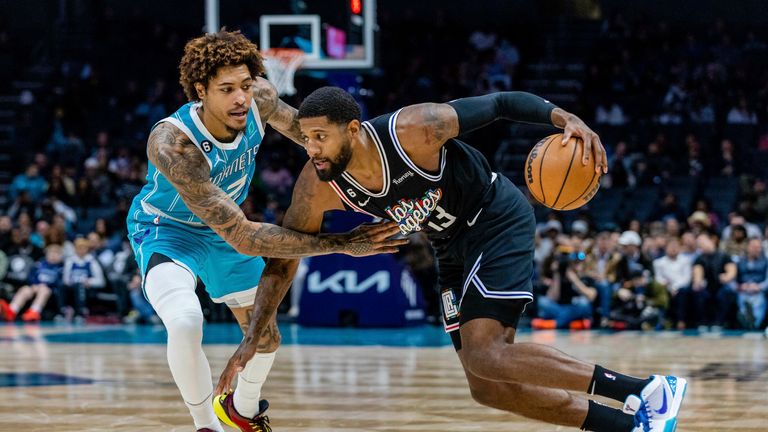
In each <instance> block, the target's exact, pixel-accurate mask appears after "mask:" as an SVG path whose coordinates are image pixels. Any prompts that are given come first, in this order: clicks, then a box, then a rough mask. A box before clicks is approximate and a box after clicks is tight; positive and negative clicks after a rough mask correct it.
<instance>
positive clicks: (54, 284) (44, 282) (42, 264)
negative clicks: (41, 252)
mask: <svg viewBox="0 0 768 432" xmlns="http://www.w3.org/2000/svg"><path fill="white" fill-rule="evenodd" d="M62 273H63V266H62V249H61V246H59V245H51V246H48V247H47V248H45V258H44V259H41V260H40V261H38V262H37V263H35V266H34V268H33V269H32V272H31V274H30V276H29V284H28V285H24V286H22V287H21V288H19V290H18V291H17V292H16V294H15V295H14V296H13V300H11V303H10V305H9V304H7V303H6V302H5V301H4V300H0V312H2V315H4V318H5V320H6V321H14V320H15V319H16V317H17V316H18V314H19V312H20V311H21V310H22V309H23V308H24V306H26V304H27V303H28V302H29V301H30V300H31V301H32V304H31V305H30V307H29V309H27V311H26V312H24V314H23V315H22V317H21V319H22V320H23V321H25V322H38V321H40V319H41V315H40V314H41V313H42V311H43V308H44V307H45V305H46V304H47V303H48V298H49V297H50V296H51V294H53V293H58V292H59V290H60V289H61V282H62Z"/></svg>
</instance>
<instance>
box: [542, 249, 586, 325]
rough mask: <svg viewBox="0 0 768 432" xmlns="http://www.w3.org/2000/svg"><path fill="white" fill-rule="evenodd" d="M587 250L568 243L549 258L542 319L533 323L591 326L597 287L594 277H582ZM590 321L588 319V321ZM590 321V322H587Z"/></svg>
mask: <svg viewBox="0 0 768 432" xmlns="http://www.w3.org/2000/svg"><path fill="white" fill-rule="evenodd" d="M585 258H586V257H585V255H584V253H583V252H577V251H575V250H574V249H573V247H572V246H570V245H567V244H564V245H561V246H560V247H558V251H557V253H556V254H555V255H554V257H553V259H551V260H550V261H549V272H548V275H547V276H550V277H547V278H545V279H544V285H545V286H546V288H547V291H546V295H540V296H538V303H537V305H538V319H534V320H533V321H532V322H531V325H532V326H533V327H534V328H538V329H554V328H569V327H571V328H574V329H584V328H589V327H590V326H591V323H590V321H589V320H591V318H592V302H593V301H594V300H595V299H596V298H597V295H598V293H597V289H596V288H594V287H593V286H591V285H592V283H593V281H592V280H591V279H590V278H586V277H584V278H582V276H581V273H582V272H583V271H584V259H585ZM585 321H586V322H585ZM587 323H590V324H587Z"/></svg>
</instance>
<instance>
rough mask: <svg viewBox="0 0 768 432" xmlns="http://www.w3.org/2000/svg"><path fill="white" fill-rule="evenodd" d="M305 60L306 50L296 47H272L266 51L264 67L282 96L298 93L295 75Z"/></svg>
mask: <svg viewBox="0 0 768 432" xmlns="http://www.w3.org/2000/svg"><path fill="white" fill-rule="evenodd" d="M303 61H304V51H302V50H300V49H296V48H270V49H268V50H266V51H265V52H264V68H265V69H266V70H267V78H269V81H270V82H271V83H272V84H273V85H274V86H275V88H276V89H277V92H278V93H280V96H291V95H294V94H296V87H294V86H293V75H294V74H295V73H296V69H298V68H299V66H301V63H302V62H303Z"/></svg>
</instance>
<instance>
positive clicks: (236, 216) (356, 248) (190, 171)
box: [147, 122, 402, 258]
mask: <svg viewBox="0 0 768 432" xmlns="http://www.w3.org/2000/svg"><path fill="white" fill-rule="evenodd" d="M147 153H148V155H149V160H150V161H152V163H153V164H154V165H155V166H156V167H157V169H159V170H160V172H161V173H162V174H163V175H164V176H165V178H167V179H168V180H169V181H170V182H171V183H172V184H173V186H174V187H175V188H176V191H177V192H178V193H179V195H180V196H181V199H182V200H183V201H184V204H186V205H187V207H188V208H189V209H190V210H191V211H192V213H194V214H195V215H196V216H197V217H199V218H200V219H201V220H202V221H203V222H204V223H205V224H206V225H208V226H209V227H210V228H211V229H213V230H214V231H215V232H216V233H217V234H218V235H219V236H221V238H223V239H224V240H225V241H226V242H227V243H229V244H230V245H231V246H232V247H233V248H234V249H235V250H237V251H238V252H240V253H242V254H245V255H259V256H264V257H280V258H296V257H301V256H310V255H325V254H329V253H346V254H350V255H356V256H363V255H372V254H376V253H382V252H390V253H391V252H394V251H396V249H397V246H398V245H400V244H402V243H399V242H397V241H396V240H387V238H388V237H391V236H392V235H394V234H396V233H397V232H399V230H398V229H397V226H396V225H394V224H386V225H385V224H380V225H377V226H360V227H358V228H356V229H355V230H353V231H350V232H349V233H345V234H326V235H320V236H311V235H307V234H302V233H298V232H296V231H292V230H289V229H286V228H282V227H279V226H277V225H272V224H266V223H259V222H252V221H249V220H248V219H246V217H245V214H243V212H242V210H241V209H240V207H238V206H237V204H235V202H234V201H233V200H232V198H230V197H229V196H228V195H227V194H226V193H224V191H222V190H221V189H220V188H219V187H218V186H216V185H214V184H213V183H212V182H211V179H210V168H209V165H208V162H207V161H206V160H205V157H204V156H203V153H202V152H201V151H200V149H198V148H197V147H195V145H194V144H192V142H191V141H190V140H189V138H188V137H187V136H186V135H185V134H184V133H183V132H182V131H181V130H179V129H178V128H177V127H176V126H174V125H172V124H170V123H168V122H163V123H161V124H159V125H158V126H157V127H155V128H154V129H153V130H152V133H151V134H150V136H149V142H148V144H147ZM384 236H386V237H384Z"/></svg>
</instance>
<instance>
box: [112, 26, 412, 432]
mask: <svg viewBox="0 0 768 432" xmlns="http://www.w3.org/2000/svg"><path fill="white" fill-rule="evenodd" d="M180 72H181V78H180V81H181V84H182V86H183V87H184V91H185V93H186V95H187V97H188V98H189V100H190V102H189V103H188V104H186V105H184V106H182V107H181V108H179V110H178V111H176V112H175V113H174V114H173V115H171V116H170V117H167V118H165V119H163V120H161V121H160V122H158V123H157V124H156V125H155V127H154V128H153V129H152V132H151V134H150V136H149V141H148V144H147V154H148V156H149V162H150V163H149V169H148V173H147V184H146V186H145V187H144V188H143V189H142V190H141V192H140V193H139V194H138V195H137V196H136V197H135V198H134V200H133V204H132V207H131V210H130V212H129V215H128V220H127V223H128V237H129V239H130V241H131V246H132V247H133V250H134V253H135V256H136V260H137V261H138V263H139V267H140V269H141V272H142V276H143V280H144V284H143V288H144V292H145V295H146V297H147V298H148V299H149V301H150V303H151V304H152V306H153V307H154V308H155V310H156V311H157V314H158V315H159V316H160V318H161V319H162V321H163V324H164V325H165V327H166V329H167V331H168V353H167V354H168V365H169V366H170V369H171V373H172V375H173V378H174V380H175V381H176V385H177V386H178V387H179V391H180V392H181V396H182V398H183V399H184V402H185V403H186V404H187V406H188V407H189V411H190V413H191V415H192V417H193V419H194V423H195V426H196V427H197V429H198V431H222V430H223V429H222V426H221V424H220V423H219V420H218V419H217V416H216V413H215V412H214V408H213V406H212V403H211V402H212V400H211V399H212V391H213V384H212V382H211V372H210V367H209V365H208V361H207V359H206V357H205V354H204V353H203V350H202V345H201V343H202V328H203V313H202V310H201V307H200V303H199V301H198V299H197V297H196V295H195V286H196V281H197V278H198V277H199V278H200V279H201V280H202V281H203V282H204V283H205V288H206V290H207V291H208V294H209V295H210V296H211V298H212V299H213V301H214V302H219V303H225V304H226V305H227V306H228V307H229V308H230V309H231V310H232V312H233V313H234V315H235V317H236V318H237V320H238V321H239V322H240V323H241V325H242V326H243V328H244V329H246V328H247V325H248V322H249V313H250V308H249V306H250V305H251V304H252V303H253V298H254V294H255V292H256V291H257V288H256V285H257V283H258V281H259V278H260V276H261V272H262V270H263V268H264V261H263V260H262V259H261V258H260V257H261V256H265V257H282V258H297V257H301V256H309V255H321V254H328V253H334V252H338V253H346V254H350V255H355V256H364V255H370V254H374V253H382V252H385V253H387V252H388V253H391V252H394V251H395V250H396V249H397V246H398V245H401V244H403V243H404V242H405V241H404V240H388V238H389V237H390V236H392V235H393V234H395V233H397V232H398V229H397V226H396V225H395V224H392V223H389V224H378V225H364V226H360V227H358V228H356V229H355V230H353V231H351V232H349V233H346V234H337V235H325V236H313V235H307V234H302V233H300V232H296V231H291V230H289V229H284V228H281V227H278V226H275V225H270V224H265V223H257V222H251V221H248V220H247V219H246V218H245V215H244V214H243V212H242V211H241V210H240V208H239V207H238V205H239V204H240V203H242V202H243V200H244V199H245V197H246V194H247V193H248V188H249V186H250V184H251V179H252V178H253V175H254V170H255V162H254V158H255V157H256V153H257V152H258V149H259V145H260V144H261V140H262V138H263V136H264V127H265V124H267V123H268V124H270V125H271V126H272V127H273V128H275V129H277V130H278V131H280V132H281V133H283V134H284V135H286V136H288V137H289V138H292V139H293V140H294V141H296V142H297V143H303V142H302V141H301V138H300V131H299V128H298V122H297V121H296V110H295V109H294V108H291V107H289V106H287V105H286V104H284V103H283V102H281V101H280V100H279V98H278V95H277V92H276V90H275V88H274V87H273V86H272V85H271V84H270V83H269V82H268V81H266V80H265V79H263V78H260V77H259V75H260V74H261V73H262V72H263V67H262V59H261V56H260V55H259V52H258V51H257V49H256V46H255V45H254V44H252V43H250V42H249V41H248V40H247V39H246V38H245V37H244V36H242V35H241V34H239V33H237V32H226V31H221V32H219V33H215V34H207V35H205V36H202V37H199V38H197V39H194V40H191V41H190V42H189V43H187V45H186V47H185V48H184V57H183V58H182V60H181V64H180ZM259 341H260V342H259V344H260V346H261V347H262V348H263V349H262V352H261V353H260V354H259V355H257V356H255V357H254V358H253V359H252V360H251V361H250V362H248V364H247V365H246V366H245V368H244V370H243V371H242V373H241V374H240V377H239V380H238V382H239V386H238V391H237V392H236V393H234V394H230V395H227V397H224V398H219V399H217V400H216V404H217V406H216V408H217V410H219V411H220V413H219V414H220V416H221V417H222V420H224V421H225V422H226V423H228V424H230V425H232V426H234V427H237V428H239V429H240V430H243V431H246V430H247V431H251V432H252V431H269V430H271V429H270V427H269V420H268V418H267V417H266V416H265V415H264V411H265V410H266V408H267V406H268V405H267V404H266V401H260V393H261V386H262V383H263V382H264V381H265V379H266V376H267V373H268V372H269V369H270V368H271V366H272V362H273V360H274V357H275V350H276V349H277V347H278V344H279V333H278V332H277V326H276V324H275V322H274V320H272V321H271V323H270V324H269V325H268V326H267V327H266V328H265V331H264V332H263V334H262V335H260V337H259ZM241 386H242V387H241Z"/></svg>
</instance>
